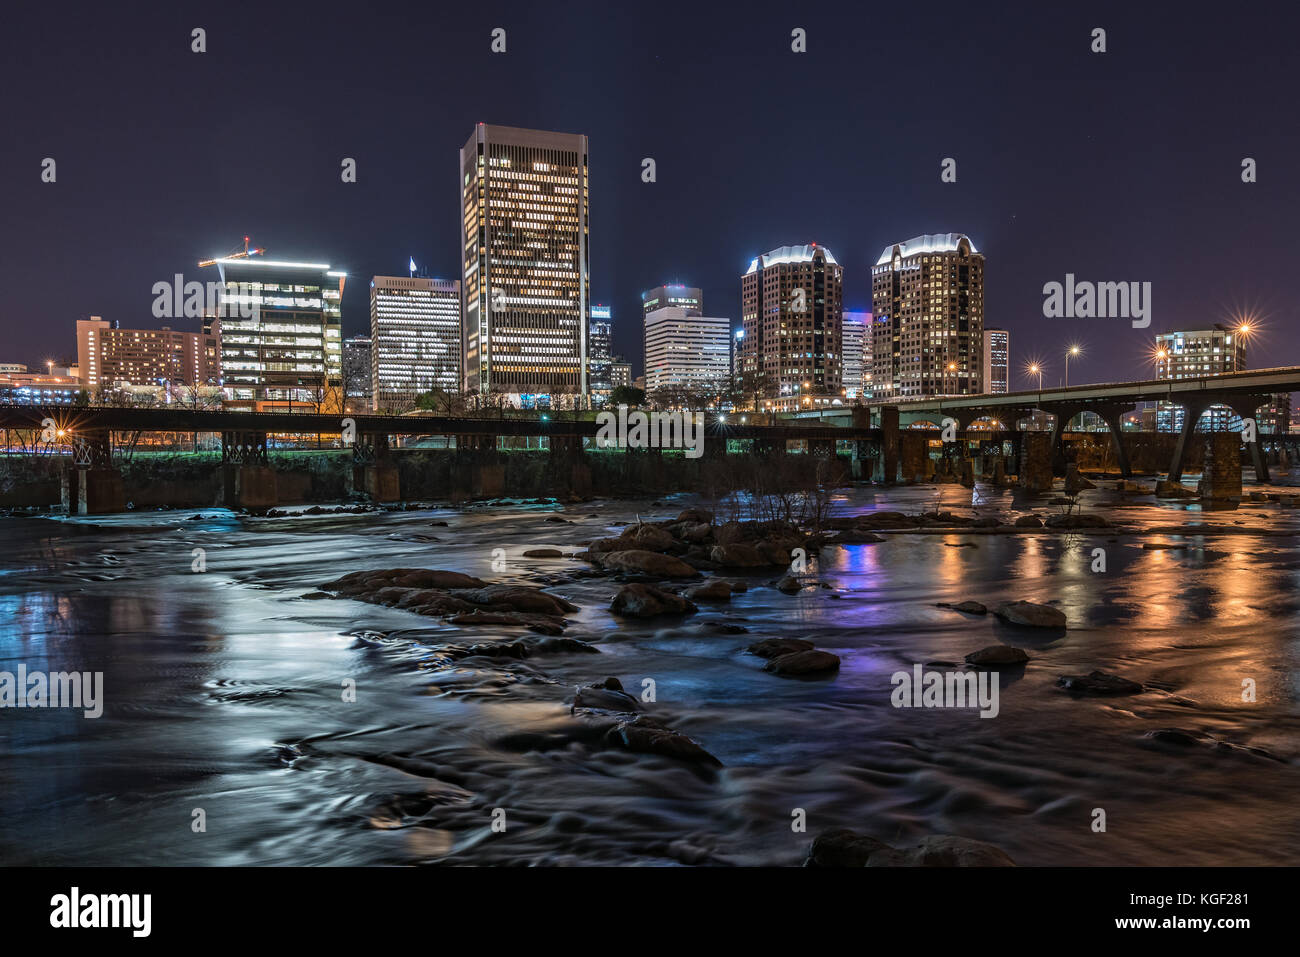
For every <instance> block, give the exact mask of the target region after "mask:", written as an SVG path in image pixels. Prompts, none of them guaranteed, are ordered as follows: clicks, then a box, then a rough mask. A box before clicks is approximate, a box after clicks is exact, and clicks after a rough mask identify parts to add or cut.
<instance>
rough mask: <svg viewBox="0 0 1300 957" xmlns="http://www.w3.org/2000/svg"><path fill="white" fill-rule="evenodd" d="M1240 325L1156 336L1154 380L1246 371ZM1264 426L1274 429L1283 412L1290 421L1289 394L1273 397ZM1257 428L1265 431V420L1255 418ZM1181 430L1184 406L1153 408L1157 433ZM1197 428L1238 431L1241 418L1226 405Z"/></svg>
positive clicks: (1210, 410)
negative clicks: (1154, 409)
mask: <svg viewBox="0 0 1300 957" xmlns="http://www.w3.org/2000/svg"><path fill="white" fill-rule="evenodd" d="M1248 331H1249V330H1248V329H1246V328H1243V327H1241V326H1229V325H1225V324H1223V323H1220V322H1216V323H1213V324H1212V325H1210V326H1207V327H1204V328H1201V329H1184V330H1181V331H1174V332H1162V333H1160V334H1159V335H1157V336H1156V346H1155V361H1156V378H1157V379H1196V378H1200V377H1202V376H1214V375H1224V374H1226V373H1229V372H1244V371H1245V370H1246V338H1247V336H1246V334H1247V332H1248ZM1267 408H1268V409H1270V410H1271V411H1270V412H1268V413H1266V416H1265V418H1266V420H1267V424H1268V426H1269V428H1270V429H1274V428H1277V427H1278V425H1279V424H1280V421H1281V415H1280V412H1281V410H1282V409H1283V408H1285V410H1286V413H1285V415H1286V420H1287V421H1288V422H1289V421H1290V410H1291V397H1290V395H1279V396H1274V397H1273V401H1272V403H1270V405H1269V406H1268V407H1267ZM1256 425H1257V428H1258V431H1260V432H1261V433H1262V432H1263V431H1264V428H1263V426H1264V425H1265V420H1264V419H1259V418H1258V417H1257V423H1256ZM1182 427H1183V407H1182V406H1180V405H1174V404H1172V403H1169V402H1161V403H1159V404H1158V405H1157V406H1156V431H1157V432H1179V431H1181V430H1182ZM1196 427H1197V428H1198V429H1201V430H1202V431H1214V432H1221V431H1233V432H1236V431H1240V429H1241V418H1240V417H1239V416H1238V415H1237V414H1236V413H1235V412H1233V411H1232V410H1231V409H1229V408H1228V407H1227V406H1223V405H1214V406H1210V408H1208V409H1206V410H1205V412H1204V413H1203V414H1202V415H1201V418H1200V421H1198V422H1197V423H1196Z"/></svg>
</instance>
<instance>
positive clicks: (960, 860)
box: [803, 828, 1016, 867]
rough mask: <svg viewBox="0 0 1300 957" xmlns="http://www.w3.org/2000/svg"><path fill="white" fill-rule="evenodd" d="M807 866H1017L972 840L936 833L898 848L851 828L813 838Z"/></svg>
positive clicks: (806, 861) (1010, 860)
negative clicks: (912, 844) (911, 844)
mask: <svg viewBox="0 0 1300 957" xmlns="http://www.w3.org/2000/svg"><path fill="white" fill-rule="evenodd" d="M803 866H804V867H1015V866H1016V862H1015V861H1013V860H1012V859H1011V858H1010V857H1008V856H1007V854H1006V853H1005V852H1004V851H1002V850H1000V849H999V848H996V847H994V846H993V845H992V844H986V843H984V842H983V841H976V840H973V839H971V838H969V837H954V836H952V835H949V834H936V835H932V836H930V837H926V838H922V839H921V841H920V842H919V843H918V844H915V845H914V846H912V847H905V848H894V847H890V846H889V845H888V844H886V843H885V842H883V841H878V840H876V839H875V838H874V837H869V836H868V835H866V834H858V833H856V832H854V831H850V830H848V829H847V828H840V829H837V830H834V831H827V832H825V833H824V834H819V835H818V836H817V837H815V838H814V839H813V842H812V846H811V847H810V848H809V849H808V857H807V858H806V859H805V860H804V862H803Z"/></svg>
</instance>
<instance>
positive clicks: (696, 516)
mask: <svg viewBox="0 0 1300 957" xmlns="http://www.w3.org/2000/svg"><path fill="white" fill-rule="evenodd" d="M677 521H679V522H693V523H696V524H700V523H703V524H704V525H712V524H713V513H712V512H710V511H709V510H708V509H707V508H685V509H682V510H681V511H680V512H678V513H677Z"/></svg>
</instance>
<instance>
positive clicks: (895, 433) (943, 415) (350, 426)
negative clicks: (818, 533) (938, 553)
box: [0, 366, 1300, 512]
mask: <svg viewBox="0 0 1300 957" xmlns="http://www.w3.org/2000/svg"><path fill="white" fill-rule="evenodd" d="M1296 390H1300V366H1287V367H1282V368H1275V369H1259V370H1253V371H1249V372H1238V373H1231V374H1226V375H1218V376H1205V377H1200V378H1193V379H1174V380H1169V379H1154V380H1146V381H1141V382H1113V383H1094V384H1088V385H1077V386H1069V387H1062V388H1056V389H1044V390H1039V391H1026V392H1010V393H1003V394H997V395H974V396H971V395H966V396H940V397H933V398H926V399H909V398H898V399H893V400H887V401H881V402H876V403H872V404H871V405H868V406H859V407H854V408H847V407H846V408H840V409H831V410H825V411H823V412H819V413H795V414H793V415H788V416H781V415H774V414H770V413H730V414H726V415H723V414H708V415H706V417H705V424H704V436H705V444H704V448H705V450H706V454H709V455H717V454H725V453H726V451H727V440H729V439H737V440H746V441H747V443H748V445H749V447H750V448H754V449H759V450H765V449H766V450H775V449H784V448H786V447H787V445H788V443H789V442H791V441H798V442H801V443H802V444H805V446H806V448H807V449H808V451H809V452H810V453H813V454H816V455H834V454H835V453H836V447H837V443H841V442H842V443H846V444H847V445H848V446H849V448H850V449H851V450H852V458H853V459H854V460H855V474H858V472H857V465H858V463H860V462H862V461H864V460H866V459H872V460H874V461H875V469H874V470H875V472H876V474H877V475H878V476H879V478H880V479H882V480H883V481H886V482H892V481H895V480H897V478H898V474H899V466H900V453H901V451H902V450H901V446H902V445H903V444H904V443H903V436H905V435H909V434H915V433H914V432H913V431H912V430H911V429H909V427H914V426H916V425H917V424H919V423H924V422H928V423H931V424H933V425H935V426H936V427H939V426H942V425H944V424H945V420H951V422H952V423H953V424H955V425H956V430H955V431H956V432H957V433H959V434H961V435H962V436H963V437H964V439H965V440H966V441H968V442H969V441H972V440H973V439H977V438H978V439H983V440H986V441H993V440H997V441H1004V440H1009V441H1011V442H1012V443H1013V447H1014V450H1015V452H1014V458H1015V459H1017V460H1019V459H1020V458H1022V455H1021V452H1022V450H1023V448H1024V446H1025V444H1026V443H1028V444H1029V445H1032V446H1034V447H1035V448H1037V447H1038V446H1039V445H1040V444H1041V441H1042V440H1044V439H1046V441H1047V442H1048V443H1049V444H1048V446H1047V448H1048V455H1049V457H1050V460H1051V461H1050V464H1049V466H1048V468H1049V471H1048V472H1047V484H1048V485H1049V486H1050V478H1051V474H1052V473H1053V472H1054V473H1056V474H1061V473H1063V472H1064V471H1065V464H1064V447H1063V443H1064V434H1065V428H1066V426H1067V425H1068V424H1069V422H1070V421H1071V420H1072V419H1073V418H1074V417H1075V416H1077V415H1078V414H1079V413H1081V412H1094V413H1096V414H1097V415H1098V416H1099V417H1100V418H1101V419H1102V420H1103V421H1105V422H1106V424H1107V425H1108V426H1109V429H1110V438H1111V442H1112V443H1113V445H1114V448H1115V451H1116V457H1117V460H1118V464H1119V467H1120V471H1121V474H1122V475H1124V476H1125V477H1129V476H1131V475H1132V468H1131V465H1130V461H1129V455H1128V451H1127V449H1126V447H1125V437H1124V435H1125V434H1124V432H1123V430H1122V428H1121V420H1122V417H1123V416H1124V415H1125V414H1126V413H1128V412H1130V411H1132V410H1133V409H1134V408H1135V407H1136V406H1137V404H1138V403H1140V402H1150V401H1162V402H1169V403H1173V404H1175V405H1178V406H1181V407H1182V408H1183V409H1184V415H1183V422H1182V428H1181V431H1180V433H1179V435H1178V437H1177V440H1176V444H1175V446H1174V450H1173V455H1172V461H1171V462H1170V466H1169V480H1170V481H1173V482H1179V481H1181V479H1182V474H1183V466H1184V462H1185V459H1186V455H1187V449H1188V445H1189V443H1190V442H1191V440H1192V436H1193V434H1194V433H1195V430H1196V426H1197V423H1198V421H1199V419H1200V417H1201V415H1202V413H1204V412H1205V411H1206V410H1207V409H1209V408H1210V407H1211V406H1226V407H1228V408H1230V409H1232V410H1233V411H1234V412H1236V413H1237V415H1239V416H1240V417H1242V418H1243V419H1248V418H1253V417H1254V416H1255V412H1256V410H1257V409H1258V408H1259V407H1260V406H1261V405H1263V404H1265V403H1266V402H1267V401H1268V400H1269V397H1270V396H1272V395H1273V394H1275V393H1279V392H1292V391H1296ZM1034 413H1045V414H1050V415H1052V416H1054V417H1055V425H1054V427H1053V429H1052V431H1051V433H1050V437H1046V436H1045V434H1044V433H1042V432H1030V431H1022V430H1020V429H1018V428H1016V423H1017V422H1018V421H1019V420H1021V419H1024V418H1027V417H1029V416H1032V415H1033V414H1034ZM981 421H987V422H989V424H990V426H991V427H988V428H983V429H975V428H973V426H975V425H976V424H977V423H979V422H981ZM0 429H5V430H11V431H17V432H19V433H27V434H29V435H34V434H38V433H40V434H42V435H43V436H44V438H43V441H44V442H45V443H46V448H49V447H51V446H53V445H57V447H59V448H61V449H62V450H63V451H66V452H70V453H71V458H72V464H73V465H74V466H75V468H73V469H68V470H67V471H66V472H65V480H64V481H65V486H66V488H65V493H66V494H65V501H68V502H69V504H70V505H71V504H72V503H74V502H75V503H78V508H79V509H80V510H83V511H87V512H94V511H100V510H108V511H111V510H114V509H113V507H112V506H113V503H115V502H116V501H117V499H118V498H119V497H120V494H119V491H118V489H119V486H120V485H121V478H120V475H118V476H117V478H116V479H115V478H114V474H115V469H114V465H113V454H114V448H115V442H114V436H115V434H116V435H118V436H121V435H122V434H125V435H127V436H130V438H128V439H127V441H126V442H125V443H122V442H121V441H119V442H118V443H117V445H118V446H121V445H123V444H125V445H127V446H130V445H133V444H134V442H135V441H136V439H138V437H139V435H140V434H141V433H147V432H180V433H196V434H197V433H216V434H219V435H220V436H221V450H222V465H223V467H224V468H226V469H227V470H228V472H227V479H226V487H227V489H228V493H229V494H228V495H227V500H228V501H231V502H243V503H246V504H252V503H254V502H265V501H268V500H269V501H271V504H275V502H274V501H273V499H274V491H273V487H274V477H273V473H271V470H270V468H269V461H268V452H267V449H268V436H271V435H278V434H297V435H348V434H349V433H350V434H351V441H349V442H348V443H347V445H348V447H349V448H351V450H352V453H353V462H354V468H355V470H356V473H357V487H364V488H365V489H366V490H367V491H368V492H369V493H370V494H371V495H372V497H374V498H376V499H378V500H385V501H387V500H393V499H396V498H397V497H398V495H397V491H398V490H397V469H396V468H395V467H393V465H392V464H391V461H390V451H391V449H392V448H393V447H394V444H395V443H394V439H397V438H399V437H417V436H447V437H450V438H451V439H453V440H454V442H455V447H456V449H457V450H470V451H488V450H492V449H495V448H496V446H497V439H498V438H500V437H543V438H546V439H547V444H548V446H549V448H550V450H551V451H552V452H553V453H557V454H562V455H568V456H570V457H573V458H575V459H579V458H580V457H581V455H582V450H583V446H584V444H585V440H589V439H595V437H596V435H597V433H598V432H599V430H600V424H599V423H598V422H597V421H596V419H595V416H594V415H593V414H592V413H590V412H585V413H583V412H579V413H574V412H563V411H555V412H549V413H520V412H507V411H504V410H498V411H495V412H493V413H491V414H477V415H462V416H440V415H431V414H407V415H378V414H357V415H340V414H330V413H304V412H288V411H285V412H271V411H268V412H246V411H225V410H213V409H189V408H184V407H182V406H180V405H171V406H164V407H161V408H134V407H126V408H118V407H109V406H75V405H53V406H31V405H17V404H12V405H0ZM920 435H925V433H924V432H922V433H920ZM1228 435H1230V434H1225V436H1224V437H1225V440H1226V439H1227V436H1228ZM917 437H918V438H919V437H920V436H919V435H918V436H917ZM6 439H8V435H6ZM928 441H929V439H928V437H927V438H926V439H925V442H926V443H927V444H928ZM6 444H7V445H8V444H9V443H8V442H7V443H6ZM1246 444H1247V447H1248V449H1249V452H1250V455H1251V459H1252V462H1253V464H1254V466H1255V472H1256V478H1257V479H1258V480H1259V481H1263V482H1267V481H1268V480H1269V475H1268V467H1267V463H1266V461H1265V457H1264V455H1263V453H1262V450H1261V448H1260V442H1259V440H1258V436H1256V437H1255V441H1251V442H1248V443H1246ZM33 445H35V443H33ZM956 445H957V443H956V442H949V443H946V446H947V448H946V449H945V456H949V455H952V454H953V448H955V446H956ZM1235 448H1236V449H1237V451H1238V455H1239V450H1240V444H1238V445H1237V446H1235ZM1225 449H1226V445H1225ZM963 454H964V453H963ZM1226 454H1227V453H1226V452H1225V455H1226ZM903 457H904V458H906V457H907V456H906V455H904V456H903ZM911 461H912V463H913V464H915V461H916V459H915V455H914V456H913V458H912V460H911ZM907 469H908V465H907V463H904V469H903V473H904V476H905V477H907V478H911V477H912V476H911V475H910V474H909V473H908V471H907ZM1237 469H1238V482H1239V481H1240V474H1239V471H1240V470H1239V462H1238V465H1237ZM268 483H269V485H270V488H271V489H272V491H270V492H269V493H267V492H265V491H262V492H259V491H258V489H259V487H264V486H267V484H268ZM100 485H103V489H102V490H101V491H96V488H97V487H98V486H100ZM95 499H102V500H103V502H104V503H106V505H105V507H103V508H100V507H98V506H96V505H95V504H94V501H93V500H95Z"/></svg>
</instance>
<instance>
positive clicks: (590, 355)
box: [587, 303, 614, 405]
mask: <svg viewBox="0 0 1300 957" xmlns="http://www.w3.org/2000/svg"><path fill="white" fill-rule="evenodd" d="M613 331H614V323H613V317H612V316H611V314H610V308H609V306H604V305H601V304H599V303H597V304H596V305H594V306H592V307H591V326H590V328H589V329H588V331H587V388H588V389H589V390H590V391H591V398H592V401H593V402H595V403H596V404H597V405H600V404H602V403H604V401H605V400H606V399H608V398H609V393H610V391H611V390H612V389H613V388H614V380H613V375H614V370H613V368H612V366H613V364H614V352H613V345H612V343H611V340H610V337H611V335H613Z"/></svg>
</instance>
